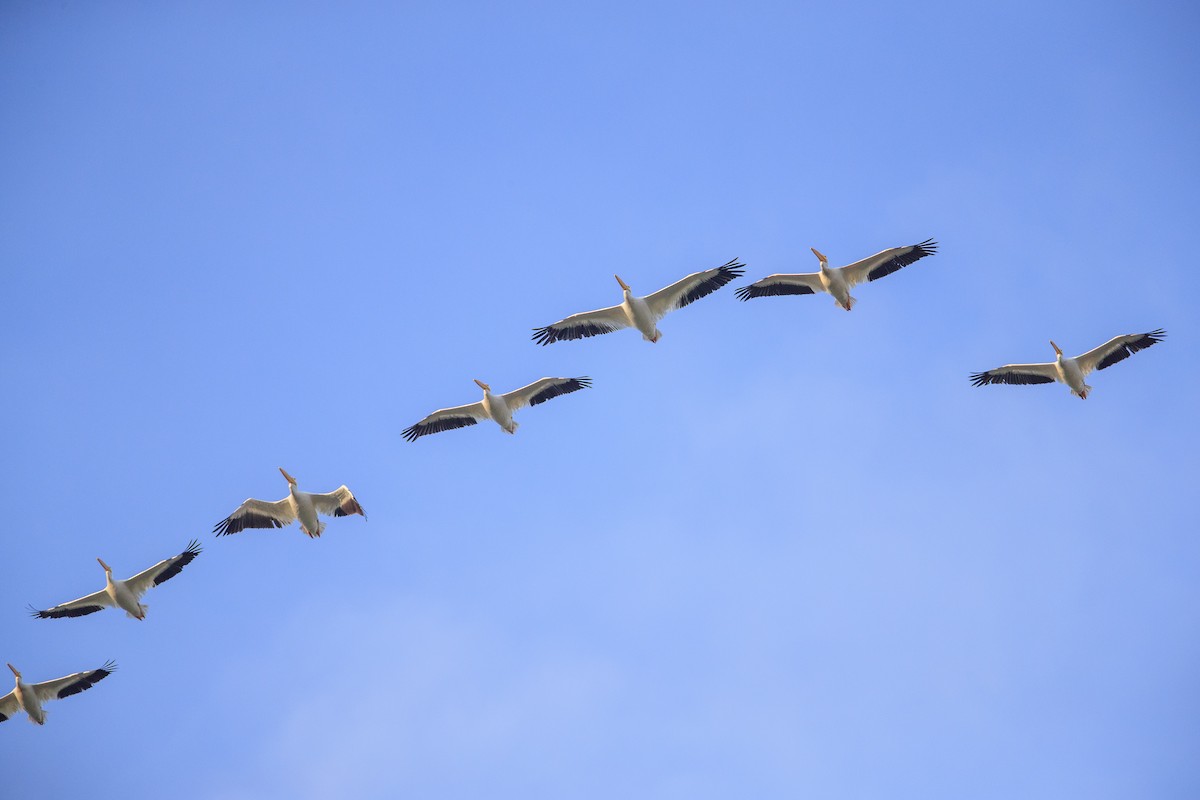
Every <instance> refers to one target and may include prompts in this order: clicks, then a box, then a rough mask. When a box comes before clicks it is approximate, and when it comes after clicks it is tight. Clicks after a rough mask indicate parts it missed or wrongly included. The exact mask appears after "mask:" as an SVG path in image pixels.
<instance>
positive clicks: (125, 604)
mask: <svg viewBox="0 0 1200 800" xmlns="http://www.w3.org/2000/svg"><path fill="white" fill-rule="evenodd" d="M198 555H200V543H199V542H197V541H196V540H195V539H193V540H192V541H191V542H190V543H189V544H188V546H187V549H186V550H184V551H183V552H182V553H180V554H179V555H177V556H171V557H170V558H168V559H167V560H165V561H160V562H158V563H157V564H155V565H154V566H153V567H151V568H150V569H146V570H142V571H141V572H139V573H138V574H137V575H134V576H133V577H132V578H129V579H127V580H123V581H120V580H113V576H112V567H110V566H109V565H108V564H105V563H104V561H103V560H102V559H99V558H97V559H96V560H97V561H99V562H100V566H102V567H104V579H105V581H107V585H106V586H105V587H104V588H103V589H101V590H100V591H98V592H92V593H91V594H89V595H86V596H85V597H81V598H79V599H78V600H72V601H71V602H69V603H63V604H62V605H58V606H55V607H54V608H48V609H46V610H45V611H38V610H37V609H35V608H32V607H31V608H30V609H29V610H30V611H31V612H32V614H33V616H35V617H38V618H40V619H51V618H60V617H82V616H83V615H85V614H93V613H95V612H97V611H99V610H101V609H102V608H104V607H105V606H115V607H117V608H123V609H125V614H126V615H127V616H130V617H133V618H134V619H143V620H144V619H145V618H146V609H147V608H149V606H145V605H142V604H141V603H140V602H138V601H139V600H140V599H141V597H142V595H143V594H145V592H146V590H147V589H149V588H151V587H153V586H158V585H159V584H160V583H162V582H164V581H169V580H171V578H174V577H175V576H176V575H178V574H179V573H180V571H181V570H183V568H184V567H186V566H187V565H188V564H190V563H192V559H194V558H195V557H196V556H198Z"/></svg>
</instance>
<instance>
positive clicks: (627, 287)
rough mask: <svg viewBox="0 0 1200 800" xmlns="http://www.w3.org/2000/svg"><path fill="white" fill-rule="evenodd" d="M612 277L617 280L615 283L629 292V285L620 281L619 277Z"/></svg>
mask: <svg viewBox="0 0 1200 800" xmlns="http://www.w3.org/2000/svg"><path fill="white" fill-rule="evenodd" d="M613 277H614V278H616V279H617V283H619V284H621V288H622V289H624V290H625V291H627V292H628V291H629V284H628V283H626V282H625V281H623V280H621V276H620V275H613Z"/></svg>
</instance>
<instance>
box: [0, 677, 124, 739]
mask: <svg viewBox="0 0 1200 800" xmlns="http://www.w3.org/2000/svg"><path fill="white" fill-rule="evenodd" d="M8 668H9V669H10V670H12V673H13V675H15V676H16V679H17V684H16V686H15V687H14V688H13V690H12V691H11V692H9V693H8V694H6V695H4V696H3V697H0V722H4V721H5V720H6V719H8V718H9V717H11V716H12V715H13V714H15V713H17V712H18V711H24V712H25V713H26V714H28V715H29V721H30V722H32V723H34V724H35V725H45V724H46V711H45V709H43V708H42V704H43V703H45V702H46V701H47V700H57V699H61V698H63V697H70V696H71V695H73V694H79V693H80V692H82V691H84V690H86V689H90V688H92V687H93V686H95V685H96V684H97V683H98V682H100V681H102V680H104V679H105V678H107V677H108V676H109V675H111V674H112V672H113V670H115V669H116V668H117V665H116V664H114V663H113V662H111V661H109V662H108V663H107V664H105V665H104V666H103V667H101V668H100V669H93V670H90V671H88V672H76V673H74V674H72V675H67V676H66V677H64V678H58V679H56V680H52V681H43V682H42V683H26V682H25V680H24V678H22V677H21V673H20V672H19V671H18V670H17V668H16V667H14V666H13V665H12V664H9V665H8Z"/></svg>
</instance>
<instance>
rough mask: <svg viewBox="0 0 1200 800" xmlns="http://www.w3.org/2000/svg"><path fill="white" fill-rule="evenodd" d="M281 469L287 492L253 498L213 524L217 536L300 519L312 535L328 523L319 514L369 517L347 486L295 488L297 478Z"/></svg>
mask: <svg viewBox="0 0 1200 800" xmlns="http://www.w3.org/2000/svg"><path fill="white" fill-rule="evenodd" d="M279 471H280V472H282V473H283V477H285V478H287V482H288V496H287V497H285V498H283V499H282V500H276V501H275V502H274V503H271V502H268V501H266V500H255V499H254V498H250V499H249V500H247V501H246V502H244V503H242V504H241V505H240V506H238V507H237V511H234V512H233V513H232V514H230V515H229V516H228V517H226V518H225V519H223V520H221V521H220V522H218V523H217V524H216V526H214V527H213V531H214V532H215V533H216V534H217V536H226V535H228V534H231V533H240V532H241V531H244V530H245V529H246V528H282V527H283V526H285V525H291V524H292V523H293V522H295V521H296V520H297V519H299V520H300V530H302V531H304V532H305V533H307V534H308V535H309V537H310V538H316V537H318V536H320V535H321V533H322V532H323V531H324V530H325V523H324V522H321V520H319V519H317V514H324V515H325V516H332V517H348V516H350V515H351V514H362V515H363V519H366V517H367V514H366V512H365V511H363V509H362V506H360V505H359V504H358V500H356V499H354V495H353V494H352V493H351V492H350V490H349V489H347V488H346V487H345V486H339V487H338V488H336V489H334V490H333V491H332V492H328V493H326V494H312V493H311V492H302V491H300V490H299V489H297V488H296V479H295V478H293V477H292V476H291V475H288V474H287V471H286V470H284V468H283V467H280V468H279Z"/></svg>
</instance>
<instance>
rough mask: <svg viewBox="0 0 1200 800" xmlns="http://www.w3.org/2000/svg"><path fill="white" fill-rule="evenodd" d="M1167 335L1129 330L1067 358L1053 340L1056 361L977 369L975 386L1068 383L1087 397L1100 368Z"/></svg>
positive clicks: (1124, 357) (1109, 365)
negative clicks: (1091, 379) (1087, 380)
mask: <svg viewBox="0 0 1200 800" xmlns="http://www.w3.org/2000/svg"><path fill="white" fill-rule="evenodd" d="M1166 336H1167V332H1166V331H1164V330H1163V329H1162V328H1159V329H1158V330H1153V331H1150V332H1149V333H1128V334H1125V335H1124V336H1115V337H1113V338H1112V339H1109V340H1108V341H1107V342H1105V343H1104V344H1102V345H1100V346H1099V347H1097V348H1095V349H1093V350H1088V351H1087V352H1086V353H1084V354H1083V355H1081V356H1076V357H1075V358H1067V357H1066V356H1064V355H1063V351H1062V348H1060V347H1059V346H1058V345H1056V344H1055V343H1054V342H1053V341H1051V342H1050V346H1051V347H1053V348H1054V352H1055V353H1057V356H1056V357H1055V359H1054V361H1051V362H1049V363H1044V364H1005V365H1004V366H1003V367H997V368H996V369H990V370H988V371H987V372H975V373H972V375H971V384H972V385H973V386H987V385H988V384H991V383H1008V384H1018V385H1021V384H1030V383H1054V382H1055V381H1058V382H1059V383H1065V384H1066V385H1067V386H1068V387H1069V388H1070V389H1071V394H1073V395H1075V396H1076V397H1078V398H1080V399H1082V400H1087V396H1088V393H1089V392H1090V391H1092V387H1091V386H1088V385H1087V384H1086V383H1084V379H1085V378H1087V376H1088V375H1090V374H1091V373H1093V372H1095V371H1096V370H1098V369H1108V368H1109V367H1111V366H1112V365H1113V364H1116V363H1117V362H1118V361H1124V360H1125V359H1127V358H1129V357H1130V356H1131V355H1133V354H1134V353H1136V352H1138V351H1139V350H1145V349H1146V348H1147V347H1150V346H1151V345H1155V344H1158V343H1159V342H1161V341H1162V340H1163V339H1165V338H1166Z"/></svg>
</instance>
